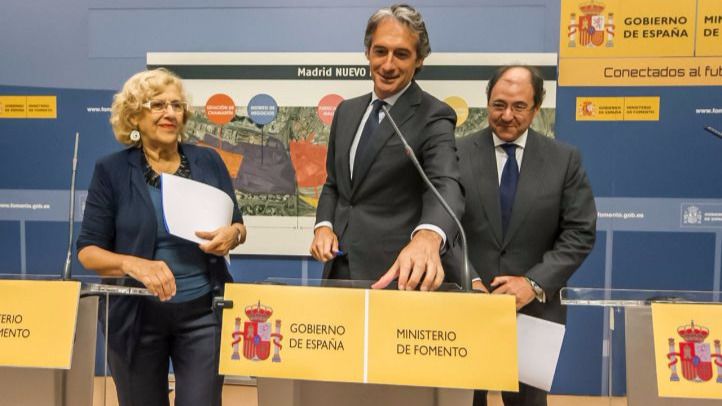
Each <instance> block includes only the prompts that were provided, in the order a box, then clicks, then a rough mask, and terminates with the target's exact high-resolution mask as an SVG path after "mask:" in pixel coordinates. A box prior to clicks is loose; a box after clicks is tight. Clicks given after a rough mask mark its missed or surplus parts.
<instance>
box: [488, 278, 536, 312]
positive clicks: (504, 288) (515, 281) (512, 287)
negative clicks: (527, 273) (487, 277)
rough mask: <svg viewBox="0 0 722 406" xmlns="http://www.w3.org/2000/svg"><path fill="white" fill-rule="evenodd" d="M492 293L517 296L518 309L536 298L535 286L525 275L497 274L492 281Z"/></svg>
mask: <svg viewBox="0 0 722 406" xmlns="http://www.w3.org/2000/svg"><path fill="white" fill-rule="evenodd" d="M491 287H492V288H493V289H494V290H493V291H492V292H491V293H492V294H495V295H497V294H507V295H514V296H516V310H519V309H521V308H522V307H524V306H526V305H528V304H529V303H530V302H531V301H532V300H534V299H535V298H536V294H535V293H534V288H532V287H531V285H530V284H529V282H528V281H527V280H526V278H524V277H523V276H497V277H496V278H494V280H492V281H491Z"/></svg>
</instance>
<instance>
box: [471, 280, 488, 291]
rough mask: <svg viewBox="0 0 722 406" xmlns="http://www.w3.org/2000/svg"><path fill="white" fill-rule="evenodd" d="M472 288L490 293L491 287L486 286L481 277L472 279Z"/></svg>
mask: <svg viewBox="0 0 722 406" xmlns="http://www.w3.org/2000/svg"><path fill="white" fill-rule="evenodd" d="M471 290H478V291H480V292H484V293H489V289H487V288H486V286H484V283H483V282H482V281H481V279H474V280H473V281H471Z"/></svg>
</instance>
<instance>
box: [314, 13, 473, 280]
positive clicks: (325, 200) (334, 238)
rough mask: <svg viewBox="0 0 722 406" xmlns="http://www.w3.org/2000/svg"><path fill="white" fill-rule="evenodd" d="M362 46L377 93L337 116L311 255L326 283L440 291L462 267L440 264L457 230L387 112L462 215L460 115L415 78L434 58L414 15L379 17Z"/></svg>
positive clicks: (352, 102) (353, 101)
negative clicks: (458, 149) (456, 130)
mask: <svg viewBox="0 0 722 406" xmlns="http://www.w3.org/2000/svg"><path fill="white" fill-rule="evenodd" d="M364 46H365V50H366V51H365V52H366V57H367V59H368V61H369V68H370V71H371V76H372V79H373V84H374V86H373V92H372V93H369V94H366V95H363V96H360V97H356V98H353V99H349V100H346V101H344V102H342V103H341V104H339V106H338V108H337V109H336V113H335V115H334V118H333V123H332V125H331V134H330V139H329V144H328V155H327V158H326V170H327V179H326V183H325V184H324V187H323V191H322V192H321V197H320V199H319V203H318V209H317V212H316V226H315V229H314V240H313V243H312V245H311V249H310V251H311V254H312V255H313V257H314V258H316V259H317V260H319V261H322V262H325V266H324V271H323V276H324V278H333V279H354V280H378V281H377V283H376V284H374V285H373V286H374V287H379V288H380V287H384V286H386V285H388V283H390V282H391V281H393V279H395V278H398V283H399V289H408V290H410V289H416V288H417V287H418V288H420V289H421V290H434V289H437V288H438V287H439V285H440V284H441V283H442V282H443V281H444V277H445V275H448V274H454V275H455V274H456V273H457V272H458V271H457V268H458V266H459V265H453V264H450V263H444V265H443V266H442V257H446V256H445V255H443V254H444V253H445V252H447V251H449V250H451V247H453V246H454V245H455V244H456V243H457V235H458V230H457V229H456V227H455V226H454V223H453V221H452V220H451V218H450V217H449V216H448V214H447V213H446V212H445V211H444V209H443V207H442V206H441V204H440V203H439V202H438V201H437V200H436V199H435V197H434V196H433V195H432V192H431V191H430V190H428V189H427V188H426V186H425V185H424V183H423V181H422V179H421V177H420V176H419V174H418V173H417V172H416V171H415V169H414V167H413V165H412V163H411V161H410V160H409V158H408V157H407V156H405V153H404V148H403V145H402V143H401V141H400V140H399V138H398V137H397V136H396V135H394V133H393V132H394V130H393V127H392V125H391V123H390V122H389V119H388V118H386V117H385V112H384V111H383V109H382V105H386V106H387V107H388V108H389V110H390V114H391V116H392V117H393V118H394V119H395V121H396V122H397V124H398V125H399V127H400V128H401V131H402V132H403V134H404V135H405V136H406V137H407V139H408V142H409V144H410V145H411V147H412V149H413V150H414V153H415V154H416V156H417V157H418V159H419V161H420V162H421V164H422V166H423V168H424V171H425V172H426V174H427V175H428V176H429V178H430V179H431V182H432V183H433V184H434V185H435V186H436V187H437V188H438V189H439V191H440V193H441V195H442V196H444V197H445V198H446V199H447V201H448V202H449V205H450V206H451V207H452V209H453V210H454V211H455V212H456V214H457V215H459V216H460V215H461V212H462V209H463V205H464V199H463V194H462V191H461V187H460V185H459V169H458V160H457V157H456V147H455V141H454V127H455V125H456V114H455V113H454V111H453V110H452V109H451V108H450V107H449V106H447V105H446V104H445V103H443V102H441V101H439V100H437V99H436V98H434V97H433V96H431V95H429V94H428V93H426V92H424V91H423V90H421V88H420V87H419V86H418V85H417V84H416V82H415V81H414V76H415V74H416V72H418V71H419V70H420V69H421V67H422V65H423V62H424V59H425V58H426V56H427V55H428V54H429V52H430V51H431V48H430V46H429V38H428V33H427V32H426V27H425V25H424V22H423V19H422V17H421V15H420V14H419V13H418V12H417V11H416V10H415V9H413V8H412V7H410V6H407V5H395V6H391V7H389V8H383V9H380V10H378V11H377V12H376V13H374V15H372V16H371V18H370V19H369V22H368V25H367V27H366V35H365V38H364Z"/></svg>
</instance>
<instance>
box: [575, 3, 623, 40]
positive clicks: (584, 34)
mask: <svg viewBox="0 0 722 406" xmlns="http://www.w3.org/2000/svg"><path fill="white" fill-rule="evenodd" d="M605 7H606V6H605V4H604V3H601V2H599V1H595V0H589V1H585V2H582V3H580V4H579V10H580V11H581V12H582V14H583V15H581V16H579V20H577V15H576V13H571V14H570V15H569V26H568V29H569V31H568V33H567V36H568V37H569V44H568V45H567V46H568V47H569V48H575V47H576V46H577V41H578V42H579V45H581V46H583V47H588V48H596V47H599V46H601V45H602V44H603V43H604V37H605V34H606V37H607V43H606V46H607V47H608V48H611V47H613V46H614V13H607V16H606V17H604V15H602V12H603V11H604V8H605ZM577 34H579V38H578V39H577Z"/></svg>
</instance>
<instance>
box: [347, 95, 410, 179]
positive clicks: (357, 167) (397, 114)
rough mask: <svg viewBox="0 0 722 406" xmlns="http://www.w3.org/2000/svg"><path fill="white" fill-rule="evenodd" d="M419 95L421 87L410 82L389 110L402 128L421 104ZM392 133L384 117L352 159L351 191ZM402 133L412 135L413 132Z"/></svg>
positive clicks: (391, 127)
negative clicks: (369, 138)
mask: <svg viewBox="0 0 722 406" xmlns="http://www.w3.org/2000/svg"><path fill="white" fill-rule="evenodd" d="M421 95H422V94H421V88H420V87H419V86H418V85H417V84H416V82H412V83H411V86H409V88H408V89H406V92H404V94H403V95H401V97H399V99H398V100H397V101H396V103H394V106H393V107H392V108H391V110H390V111H391V115H392V116H393V118H394V120H396V124H397V125H398V126H399V128H402V127H403V126H404V123H405V122H406V121H408V120H409V119H410V118H411V117H412V116H413V115H414V112H415V111H416V108H417V107H418V105H419V104H421ZM393 135H394V128H393V126H392V125H391V123H390V121H389V120H387V119H386V118H384V119H383V120H382V121H381V123H380V125H379V127H378V129H377V130H376V134H374V137H373V139H372V140H371V142H370V143H369V144H368V146H367V147H366V151H365V152H364V154H363V155H362V156H359V157H357V159H356V160H355V161H354V168H353V192H355V191H356V190H357V189H358V185H360V184H361V183H362V182H363V180H364V178H365V177H366V175H367V174H368V171H369V169H370V168H371V164H373V162H374V160H376V156H377V155H378V154H379V152H380V151H381V149H382V148H383V147H384V145H386V143H387V142H388V140H389V138H391V137H392V136H393ZM404 135H406V136H409V137H412V136H413V135H414V134H404Z"/></svg>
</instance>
